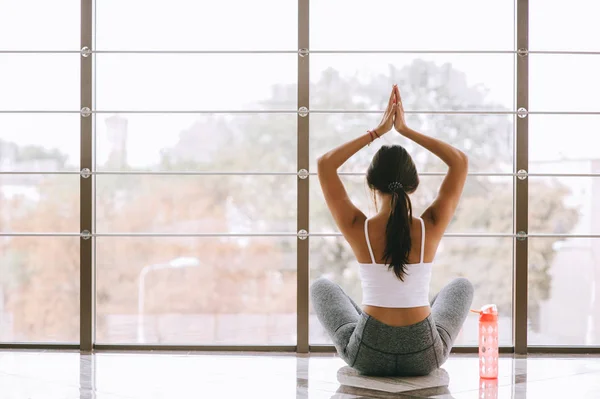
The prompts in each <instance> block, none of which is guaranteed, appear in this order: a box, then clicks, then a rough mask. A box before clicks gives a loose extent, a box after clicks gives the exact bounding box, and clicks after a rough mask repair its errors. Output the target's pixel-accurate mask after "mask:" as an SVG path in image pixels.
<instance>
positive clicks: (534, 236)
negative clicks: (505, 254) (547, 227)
mask: <svg viewBox="0 0 600 399" xmlns="http://www.w3.org/2000/svg"><path fill="white" fill-rule="evenodd" d="M527 237H529V238H600V234H552V233H548V234H546V233H528V234H527Z"/></svg>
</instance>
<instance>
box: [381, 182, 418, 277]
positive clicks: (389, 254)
mask: <svg viewBox="0 0 600 399" xmlns="http://www.w3.org/2000/svg"><path fill="white" fill-rule="evenodd" d="M391 208H392V210H391V213H390V218H389V219H388V222H387V226H386V228H385V236H386V244H385V252H384V254H383V256H384V259H385V262H386V263H387V264H388V265H390V266H389V268H390V269H394V274H395V275H396V276H397V277H398V278H399V279H400V280H402V281H404V275H405V274H406V267H405V266H406V264H407V263H408V255H409V254H410V248H411V239H410V226H411V222H412V204H411V201H410V197H409V196H408V194H407V193H406V191H404V190H403V189H399V190H395V191H393V192H392V203H391Z"/></svg>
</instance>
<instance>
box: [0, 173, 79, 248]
mask: <svg viewBox="0 0 600 399" xmlns="http://www.w3.org/2000/svg"><path fill="white" fill-rule="evenodd" d="M79 180H80V177H79V176H78V175H66V176H65V175H38V174H16V175H15V174H11V175H9V174H2V175H0V232H6V233H9V232H10V233H28V232H37V233H52V232H60V233H65V232H68V233H76V232H78V231H79ZM0 239H1V238H0ZM78 259H79V258H78Z"/></svg>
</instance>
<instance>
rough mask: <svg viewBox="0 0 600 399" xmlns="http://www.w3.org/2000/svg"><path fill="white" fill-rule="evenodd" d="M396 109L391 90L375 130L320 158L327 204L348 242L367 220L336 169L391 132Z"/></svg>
mask: <svg viewBox="0 0 600 399" xmlns="http://www.w3.org/2000/svg"><path fill="white" fill-rule="evenodd" d="M395 106H396V104H395V96H394V92H393V90H392V92H391V93H390V99H389V102H388V107H387V109H386V111H385V113H384V115H383V119H382V120H381V123H380V124H379V126H378V127H377V128H376V129H375V130H372V131H370V132H368V133H366V134H363V135H361V136H360V137H358V138H355V139H352V140H350V141H348V142H347V143H345V144H342V145H341V146H339V147H337V148H334V149H333V150H331V151H329V152H327V153H326V154H324V155H322V156H321V157H319V159H318V163H317V171H318V176H319V182H320V183H321V189H322V190H323V195H324V196H325V202H326V203H327V207H328V208H329V211H330V212H331V214H332V215H333V219H334V220H335V223H336V224H337V226H338V228H339V229H340V231H341V232H342V234H343V235H344V236H346V239H348V237H347V234H348V233H349V232H350V230H351V228H352V227H353V226H354V224H355V222H356V221H357V220H359V219H364V217H365V216H364V214H363V213H362V212H361V211H360V210H359V209H358V208H357V207H356V206H355V205H354V204H353V203H352V201H351V200H350V198H349V197H348V193H347V192H346V189H345V187H344V184H343V183H342V180H341V179H340V176H339V175H338V173H337V170H338V169H339V168H340V166H342V165H343V164H344V163H345V162H346V161H347V160H348V159H350V157H352V156H353V155H354V154H356V153H357V152H358V151H359V150H360V149H362V148H364V147H365V146H366V145H368V144H369V143H371V142H372V141H373V140H374V139H376V138H377V137H381V136H382V135H384V134H385V133H387V132H389V131H390V130H391V129H392V127H393V125H394V115H395Z"/></svg>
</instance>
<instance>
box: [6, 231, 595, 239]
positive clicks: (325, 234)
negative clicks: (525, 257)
mask: <svg viewBox="0 0 600 399" xmlns="http://www.w3.org/2000/svg"><path fill="white" fill-rule="evenodd" d="M297 235H298V233H296V232H261V233H161V232H158V233H137V232H118V233H91V234H90V235H88V236H86V237H296V236H297ZM79 236H81V233H77V232H64V233H57V232H43V233H37V232H0V237H79ZM308 236H309V237H341V236H342V233H339V232H319V233H309V234H308ZM444 237H464V238H514V237H517V235H516V234H513V233H475V232H474V233H446V234H444ZM527 237H528V238H600V234H550V233H549V234H545V233H531V234H527Z"/></svg>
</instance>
